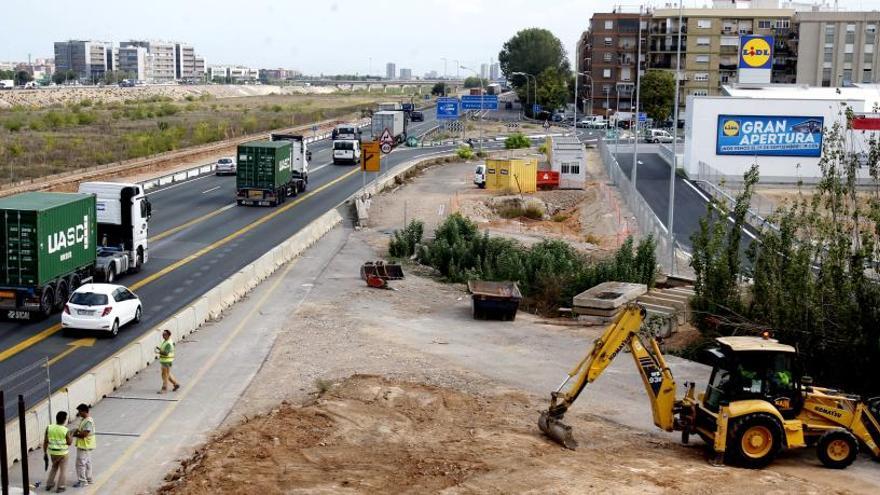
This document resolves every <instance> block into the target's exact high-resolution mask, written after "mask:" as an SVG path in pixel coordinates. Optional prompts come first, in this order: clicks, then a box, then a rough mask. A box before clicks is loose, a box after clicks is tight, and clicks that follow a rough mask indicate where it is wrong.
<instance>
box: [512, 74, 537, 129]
mask: <svg viewBox="0 0 880 495" xmlns="http://www.w3.org/2000/svg"><path fill="white" fill-rule="evenodd" d="M510 75H512V76H524V77H525V78H526V104H528V100H529V78H530V77H531V78H532V79H534V80H535V99H534V100H532V104H533V105H534V104H535V103H538V78H537V77H535V76H533V75H531V74H528V73H526V72H511V73H510ZM532 109H533V110H534V107H532ZM534 117H535V112H532V118H534Z"/></svg>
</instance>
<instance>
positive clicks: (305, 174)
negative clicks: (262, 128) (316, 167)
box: [270, 134, 312, 196]
mask: <svg viewBox="0 0 880 495" xmlns="http://www.w3.org/2000/svg"><path fill="white" fill-rule="evenodd" d="M270 136H271V138H272V141H288V142H290V164H291V165H290V177H291V179H290V180H291V182H293V185H294V188H293V192H292V194H293V195H294V196H296V195H297V194H299V193H301V192H303V191H305V190H306V187H308V185H309V162H310V161H312V152H311V151H309V145H308V143H306V140H305V138H303V137H302V136H300V135H298V134H270Z"/></svg>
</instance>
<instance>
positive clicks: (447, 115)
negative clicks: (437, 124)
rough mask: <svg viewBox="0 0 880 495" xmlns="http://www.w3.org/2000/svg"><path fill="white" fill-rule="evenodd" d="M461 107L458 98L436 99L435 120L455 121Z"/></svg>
mask: <svg viewBox="0 0 880 495" xmlns="http://www.w3.org/2000/svg"><path fill="white" fill-rule="evenodd" d="M460 108H461V106H460V105H459V103H458V98H437V120H444V119H446V120H455V119H457V118H458V117H459V110H460Z"/></svg>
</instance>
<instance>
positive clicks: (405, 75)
mask: <svg viewBox="0 0 880 495" xmlns="http://www.w3.org/2000/svg"><path fill="white" fill-rule="evenodd" d="M412 78H413V75H412V69H407V68H405V67H401V68H400V79H401V80H403V81H410V80H412Z"/></svg>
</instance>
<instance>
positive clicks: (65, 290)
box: [55, 280, 70, 311]
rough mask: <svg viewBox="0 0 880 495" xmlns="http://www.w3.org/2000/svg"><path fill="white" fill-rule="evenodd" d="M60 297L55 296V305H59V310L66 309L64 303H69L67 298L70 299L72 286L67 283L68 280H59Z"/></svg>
mask: <svg viewBox="0 0 880 495" xmlns="http://www.w3.org/2000/svg"><path fill="white" fill-rule="evenodd" d="M56 292H57V294H58V297H56V298H55V306H57V309H58V311H61V310H62V309H64V305H65V304H67V300H68V299H70V288H69V286H68V285H67V281H66V280H62V281H60V282H58V289H57V291H56Z"/></svg>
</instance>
